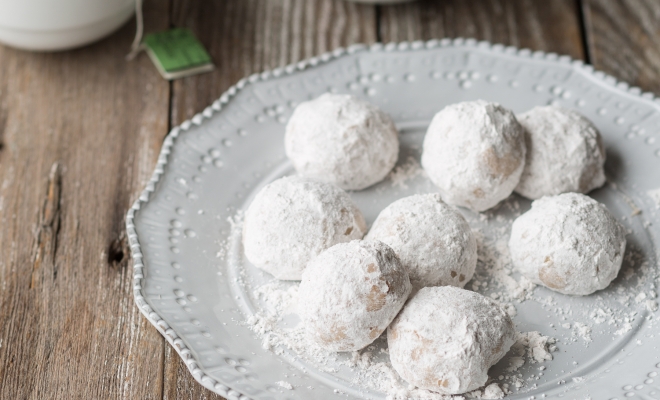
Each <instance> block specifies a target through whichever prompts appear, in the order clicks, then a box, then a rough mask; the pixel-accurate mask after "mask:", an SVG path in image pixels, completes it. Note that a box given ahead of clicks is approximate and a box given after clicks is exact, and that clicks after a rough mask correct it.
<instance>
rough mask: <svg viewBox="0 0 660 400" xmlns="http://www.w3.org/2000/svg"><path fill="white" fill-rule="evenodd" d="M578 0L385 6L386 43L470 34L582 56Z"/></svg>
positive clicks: (448, 0)
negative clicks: (576, 0)
mask: <svg viewBox="0 0 660 400" xmlns="http://www.w3.org/2000/svg"><path fill="white" fill-rule="evenodd" d="M577 11H578V8H577V4H576V2H575V1H574V0H555V1H534V0H493V1H481V0H443V1H432V0H429V1H420V2H414V3H409V4H401V5H392V6H381V8H380V15H381V17H380V24H379V25H380V36H381V40H382V41H383V42H385V43H387V42H399V41H404V40H405V41H412V40H428V39H433V38H444V37H449V38H454V37H465V38H475V39H478V40H487V41H490V42H492V43H503V44H506V45H511V46H516V47H521V48H530V49H533V50H543V51H548V52H555V53H559V54H567V55H570V56H571V57H574V58H577V59H583V57H584V51H583V46H582V37H581V34H580V21H579V19H578V12H577Z"/></svg>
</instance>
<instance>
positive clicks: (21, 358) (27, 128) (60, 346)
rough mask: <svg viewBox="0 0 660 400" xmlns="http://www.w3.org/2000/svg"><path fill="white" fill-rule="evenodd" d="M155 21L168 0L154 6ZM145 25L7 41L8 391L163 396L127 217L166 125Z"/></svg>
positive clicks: (0, 362) (4, 379) (3, 50)
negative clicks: (136, 298)
mask: <svg viewBox="0 0 660 400" xmlns="http://www.w3.org/2000/svg"><path fill="white" fill-rule="evenodd" d="M148 3H150V4H149V7H150V9H151V10H152V12H150V13H149V14H148V19H147V21H146V23H147V26H148V28H149V29H164V28H165V27H166V26H167V22H168V18H169V16H168V13H169V10H168V7H167V5H166V4H165V5H163V4H161V3H160V2H156V1H151V2H148ZM133 32H134V27H133V25H132V24H129V25H127V26H126V27H124V28H123V29H121V30H120V31H119V32H118V33H116V34H114V35H112V36H111V37H109V38H107V39H106V40H103V41H101V42H99V43H97V44H94V45H91V46H88V47H86V48H82V49H80V50H75V51H70V52H62V53H50V54H49V53H44V54H39V53H28V52H22V51H18V50H13V49H10V48H7V47H2V46H0V143H2V146H1V148H0V182H2V183H0V226H1V229H0V280H1V284H2V292H1V294H0V340H1V343H0V398H3V399H26V398H35V399H44V398H48V399H56V398H62V399H71V398H81V399H98V398H139V399H149V398H152V399H156V398H160V397H162V396H161V392H162V378H163V376H162V365H163V358H164V344H163V340H162V338H160V335H159V334H158V333H157V332H156V331H155V329H153V328H152V327H151V326H149V324H148V323H147V322H146V320H145V319H144V318H142V317H141V316H140V315H139V313H138V311H137V309H136V308H135V306H134V304H133V299H132V277H131V273H132V271H131V265H130V263H129V257H128V248H127V246H126V239H125V236H124V234H123V232H124V227H123V220H124V215H125V212H126V210H127V208H128V207H129V205H130V203H131V202H132V201H133V200H134V199H135V197H136V196H137V193H138V192H139V191H140V190H142V188H143V186H144V185H145V183H146V181H147V180H148V178H149V176H150V174H151V171H152V168H153V165H154V163H155V160H156V158H157V154H158V150H159V148H160V144H161V141H162V138H163V136H164V135H165V133H166V131H167V115H168V95H169V93H168V90H169V85H168V84H167V83H166V82H163V81H162V80H161V79H160V78H159V77H158V76H157V75H155V74H154V71H153V66H152V65H151V64H150V63H149V61H148V60H147V59H142V60H138V61H137V62H133V63H127V62H126V61H125V60H124V56H125V54H126V52H127V49H128V48H129V46H130V42H131V39H132V35H133Z"/></svg>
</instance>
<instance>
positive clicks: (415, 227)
mask: <svg viewBox="0 0 660 400" xmlns="http://www.w3.org/2000/svg"><path fill="white" fill-rule="evenodd" d="M365 238H366V239H369V240H380V241H382V242H384V243H385V244H387V245H388V246H390V247H392V249H393V250H394V252H395V253H396V254H397V255H398V256H399V259H401V263H402V264H403V265H404V266H405V267H406V269H407V270H408V276H409V277H410V282H411V283H412V285H413V290H414V291H416V290H419V289H420V288H422V287H425V286H443V285H452V286H457V287H463V286H465V284H466V283H467V282H468V281H469V280H470V279H471V278H472V275H473V274H474V270H475V268H476V266H477V242H476V239H475V237H474V235H473V234H472V230H471V229H470V226H469V225H468V223H467V221H466V220H465V218H463V216H462V215H461V214H460V213H459V212H458V211H457V210H455V209H454V208H452V207H451V206H448V205H447V204H445V203H444V202H443V201H442V198H441V197H440V195H439V194H437V193H434V194H418V195H414V196H410V197H405V198H403V199H400V200H397V201H395V202H394V203H392V204H390V205H389V206H387V208H385V209H384V210H383V211H381V212H380V214H379V215H378V218H376V221H375V222H374V224H373V226H372V227H371V229H370V230H369V233H367V236H366V237H365Z"/></svg>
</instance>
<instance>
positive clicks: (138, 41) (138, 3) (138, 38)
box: [126, 0, 144, 61]
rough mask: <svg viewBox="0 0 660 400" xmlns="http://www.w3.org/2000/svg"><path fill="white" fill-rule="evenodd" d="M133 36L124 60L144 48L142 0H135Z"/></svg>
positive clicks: (133, 56) (132, 56) (131, 57)
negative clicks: (129, 49) (129, 50)
mask: <svg viewBox="0 0 660 400" xmlns="http://www.w3.org/2000/svg"><path fill="white" fill-rule="evenodd" d="M135 23H136V27H135V37H134V38H133V43H132V44H131V52H130V53H128V54H127V55H126V60H127V61H131V60H132V59H134V58H135V56H137V55H138V53H140V51H142V50H143V49H144V46H142V35H143V34H144V20H143V16H142V0H135Z"/></svg>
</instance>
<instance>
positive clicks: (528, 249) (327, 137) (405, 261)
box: [243, 94, 626, 394]
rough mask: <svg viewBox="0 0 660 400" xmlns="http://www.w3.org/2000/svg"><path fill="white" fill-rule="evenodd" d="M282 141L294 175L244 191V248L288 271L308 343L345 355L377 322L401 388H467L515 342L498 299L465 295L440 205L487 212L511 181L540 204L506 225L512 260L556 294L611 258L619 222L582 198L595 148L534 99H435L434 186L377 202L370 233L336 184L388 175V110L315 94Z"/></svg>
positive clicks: (569, 116) (360, 183)
mask: <svg viewBox="0 0 660 400" xmlns="http://www.w3.org/2000/svg"><path fill="white" fill-rule="evenodd" d="M285 145H286V152H287V155H288V157H289V158H290V159H291V161H292V163H293V165H294V167H295V168H296V170H297V172H298V174H299V176H295V177H285V178H281V179H278V180H276V181H274V182H272V183H270V184H269V185H267V186H265V187H264V188H263V189H262V190H261V191H260V192H259V193H258V194H257V196H256V197H255V198H254V200H253V202H252V203H251V205H250V207H249V208H248V210H247V211H246V214H245V222H244V228H243V245H244V249H245V255H246V257H247V258H248V260H249V261H250V262H251V263H253V264H254V265H255V266H257V267H259V268H261V269H263V270H265V271H267V272H269V273H270V274H272V275H273V276H274V277H275V278H277V279H283V280H301V284H300V287H299V301H300V307H299V309H300V314H301V318H302V321H303V323H304V325H305V329H306V331H307V333H308V336H309V338H310V340H312V341H313V342H314V343H316V344H317V345H319V346H322V347H323V348H326V349H328V350H332V351H355V350H359V349H362V348H364V347H366V346H368V345H369V344H370V343H372V342H373V341H374V340H375V339H376V338H378V337H379V336H380V335H381V334H382V333H383V332H384V331H385V330H386V329H387V341H388V347H389V353H390V359H391V361H392V365H393V367H394V368H395V369H396V371H397V372H398V373H399V374H400V375H401V377H402V378H403V379H405V380H406V381H407V382H409V383H410V384H412V385H414V386H417V387H420V388H424V389H428V390H432V391H436V392H439V393H442V394H459V393H465V392H467V391H471V390H474V389H477V388H479V387H481V386H483V385H484V384H485V383H486V381H487V379H488V376H487V372H488V369H489V368H490V367H491V366H492V365H494V364H495V363H496V362H497V361H499V360H500V359H501V358H502V357H503V356H504V355H505V354H506V353H507V351H508V350H509V348H510V347H511V345H512V344H513V343H514V339H515V329H514V325H513V322H512V321H511V319H510V317H509V316H508V314H507V313H506V312H505V311H504V310H503V309H502V308H501V307H500V306H499V305H498V304H497V302H495V301H493V300H491V299H489V298H486V297H484V296H482V295H480V294H478V293H475V292H472V291H468V290H464V289H462V288H463V287H464V286H465V284H466V283H467V282H468V281H469V280H470V279H471V278H472V275H473V274H474V271H475V268H476V263H477V243H476V240H475V237H474V235H473V233H472V230H471V229H470V227H469V225H468V223H467V221H466V220H465V218H463V216H462V215H461V214H460V213H459V212H458V211H457V210H456V209H455V208H454V207H453V206H452V205H456V206H462V207H467V208H470V209H472V210H475V211H484V210H486V209H489V208H491V207H493V206H495V205H496V204H497V203H498V202H500V201H501V200H503V199H505V198H506V197H508V196H509V195H510V194H511V193H512V192H513V191H514V190H515V191H516V192H518V193H519V194H521V195H523V196H526V197H528V198H531V199H537V198H539V199H540V200H537V201H535V202H534V203H533V204H532V209H531V210H530V211H529V212H527V213H525V214H523V215H522V216H520V217H519V218H518V219H517V220H516V221H515V222H514V224H513V227H512V233H511V240H510V243H509V246H510V250H511V254H512V259H513V263H514V265H515V266H516V267H518V269H519V270H520V271H521V272H522V273H523V274H524V275H525V276H527V277H528V278H529V279H531V280H532V281H533V282H536V283H538V284H543V285H545V286H547V287H549V288H551V289H553V290H557V291H559V292H561V293H567V294H576V295H586V294H589V293H592V292H594V291H596V290H599V289H602V288H604V287H606V286H607V285H609V283H610V282H611V281H612V280H613V279H614V278H615V277H616V275H617V273H618V271H619V268H620V266H621V261H622V258H623V251H624V249H625V245H626V240H625V232H624V230H623V228H622V227H621V225H620V224H619V223H618V222H617V221H616V220H615V219H614V217H613V216H612V215H611V214H610V213H609V212H608V211H607V209H606V208H605V207H604V206H603V205H602V204H600V203H598V202H596V201H594V200H592V199H591V198H589V197H587V196H585V195H583V194H580V193H585V192H587V191H589V190H591V189H594V188H596V187H599V186H601V185H602V184H603V183H604V181H605V176H604V173H603V163H604V159H605V153H604V149H603V145H602V142H601V139H600V135H599V133H598V131H597V130H596V128H595V127H594V126H593V124H591V122H589V121H588V120H587V119H586V118H585V117H583V116H581V115H580V114H578V113H576V112H574V111H570V110H565V109H562V108H557V107H537V108H534V109H532V110H531V111H529V112H527V113H525V114H522V115H519V116H518V117H516V116H515V115H514V114H513V113H512V112H511V111H510V110H507V109H506V108H504V107H502V106H500V105H498V104H495V103H487V102H484V101H473V102H464V103H458V104H454V105H450V106H448V107H445V108H444V109H443V110H442V111H440V112H439V113H438V114H436V116H435V117H434V118H433V121H432V122H431V124H430V126H429V128H428V131H427V134H426V137H425V140H424V148H423V154H422V165H423V167H424V169H425V170H426V172H427V174H428V176H429V178H430V179H431V181H433V183H435V185H437V186H438V189H439V193H437V194H424V195H414V196H410V197H406V198H403V199H400V200H398V201H396V202H394V203H392V204H390V205H389V206H388V207H387V208H385V209H384V210H383V211H382V212H381V213H380V215H379V216H378V217H377V219H376V221H375V222H374V223H373V225H372V227H371V229H370V230H369V231H368V232H367V225H366V223H365V219H364V217H363V216H362V213H361V212H360V210H359V209H358V207H357V206H356V205H355V204H354V203H353V201H352V200H351V198H350V196H349V195H348V194H347V193H346V192H345V191H344V189H345V190H361V189H364V188H366V187H369V186H371V185H373V184H375V183H377V182H379V181H380V180H382V179H383V178H384V177H385V176H387V174H388V173H389V171H390V170H391V169H392V168H393V166H394V164H395V163H396V160H397V158H398V152H399V141H398V133H397V130H396V127H395V126H394V123H393V122H392V120H391V118H390V117H389V116H388V115H387V114H385V113H384V112H382V111H381V110H379V109H378V108H377V107H375V106H373V105H371V104H369V103H367V102H365V101H362V100H359V99H357V98H355V97H352V96H348V95H333V94H324V95H322V96H321V97H319V98H317V99H315V100H312V101H308V102H305V103H302V104H300V105H299V106H298V107H297V108H296V110H295V111H294V113H293V115H292V117H291V119H290V121H289V123H288V125H287V128H286V136H285ZM447 203H449V204H451V205H449V204H447ZM365 235H366V236H365ZM363 238H364V239H363Z"/></svg>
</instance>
